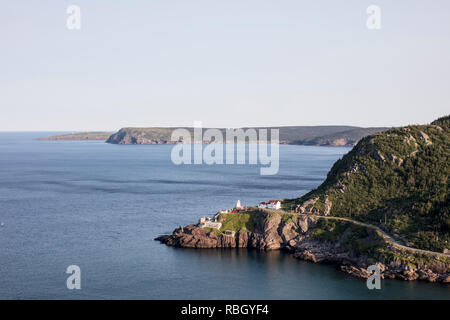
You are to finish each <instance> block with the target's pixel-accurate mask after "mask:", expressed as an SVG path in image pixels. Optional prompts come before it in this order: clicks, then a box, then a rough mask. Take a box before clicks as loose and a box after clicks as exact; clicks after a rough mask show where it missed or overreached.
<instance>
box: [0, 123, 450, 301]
mask: <svg viewBox="0 0 450 320" xmlns="http://www.w3.org/2000/svg"><path fill="white" fill-rule="evenodd" d="M49 134H50V133H42V132H41V133H0V223H1V225H0V298H1V299H450V288H449V287H448V286H446V285H441V284H430V283H424V282H417V281H416V282H405V281H399V280H384V281H382V284H381V285H382V289H381V290H368V289H367V287H366V284H365V281H362V280H359V279H354V278H351V277H349V276H347V275H345V274H344V273H341V272H339V271H337V270H336V269H335V268H334V267H333V266H330V265H319V264H312V263H308V262H303V261H299V260H296V259H294V258H292V257H291V256H290V255H288V254H286V253H283V252H278V251H277V252H259V251H256V250H242V249H240V250H231V249H226V250H224V249H218V250H216V249H207V250H195V249H180V248H171V247H167V246H165V245H162V244H160V243H159V242H156V241H154V240H153V239H154V238H155V237H156V236H158V235H160V234H166V233H170V232H172V230H173V229H174V228H176V227H178V226H180V225H185V224H189V223H195V222H197V220H198V218H199V217H200V216H204V215H213V214H214V213H215V212H216V211H217V210H218V209H221V208H230V207H232V206H233V205H234V204H235V202H236V200H237V199H240V200H241V201H242V203H243V204H244V205H255V204H256V203H258V202H259V201H262V200H268V199H279V198H287V197H296V196H299V195H302V194H304V193H306V192H307V191H309V190H311V189H312V188H314V187H316V186H318V185H319V184H320V182H321V181H323V179H324V178H325V176H326V173H327V172H328V170H329V168H330V167H331V165H332V164H333V163H334V161H336V160H337V159H338V158H340V157H341V156H342V155H343V154H345V153H346V152H348V150H349V148H334V147H307V146H280V171H279V173H278V174H277V175H275V176H261V175H260V174H259V167H258V166H250V165H241V166H237V165H234V166H225V165H215V166H208V165H191V166H189V165H181V166H176V165H174V164H172V162H171V161H170V151H171V148H172V146H170V145H148V146H145V145H137V146H134V145H110V144H106V143H103V142H98V141H36V140H34V139H35V138H36V137H42V136H46V135H49ZM69 265H78V266H79V267H80V268H81V290H68V289H67V287H66V279H67V277H68V274H66V273H65V271H66V268H67V266H69Z"/></svg>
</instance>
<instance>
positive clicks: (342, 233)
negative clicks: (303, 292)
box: [155, 211, 450, 283]
mask: <svg viewBox="0 0 450 320" xmlns="http://www.w3.org/2000/svg"><path fill="white" fill-rule="evenodd" d="M250 214H251V215H252V222H251V223H250V224H249V223H246V225H242V226H237V228H238V229H239V230H237V231H236V232H235V234H234V235H232V236H230V235H225V234H223V233H222V232H220V231H217V230H212V229H203V228H199V227H197V226H195V225H188V226H186V227H180V228H177V229H175V230H174V232H173V233H172V235H165V236H160V237H158V238H156V239H155V240H158V241H161V242H162V243H165V244H167V245H169V246H177V247H186V248H250V249H258V250H280V249H281V250H287V251H288V252H290V253H292V254H293V256H294V257H295V258H298V259H302V260H307V261H311V262H314V263H320V262H323V263H332V264H335V265H337V266H338V267H339V268H340V270H342V271H344V272H346V273H349V274H351V275H353V276H356V277H361V278H367V277H368V276H369V275H370V274H369V273H368V272H367V270H366V269H367V267H368V266H369V265H373V264H377V265H378V266H379V267H380V270H381V271H382V277H383V278H399V279H404V280H416V279H421V280H427V281H430V282H434V281H439V282H443V283H448V282H450V269H449V267H450V264H449V262H450V261H449V259H441V258H433V257H429V256H427V257H425V256H422V255H415V254H405V252H402V251H401V250H398V249H396V248H394V247H392V246H390V245H389V244H387V243H385V242H384V241H383V239H382V238H381V237H380V236H379V235H378V234H377V233H376V232H375V231H374V230H370V229H366V228H362V227H358V226H354V225H352V224H351V223H347V222H334V223H329V222H327V221H325V220H323V219H321V218H320V217H315V216H306V215H293V214H284V213H280V214H278V213H272V212H265V211H253V212H251V213H250ZM232 215H240V214H239V213H238V214H229V215H228V216H227V215H222V216H221V219H222V221H224V222H226V220H227V219H234V217H233V216H232ZM249 226H252V227H251V230H248V229H247V227H249Z"/></svg>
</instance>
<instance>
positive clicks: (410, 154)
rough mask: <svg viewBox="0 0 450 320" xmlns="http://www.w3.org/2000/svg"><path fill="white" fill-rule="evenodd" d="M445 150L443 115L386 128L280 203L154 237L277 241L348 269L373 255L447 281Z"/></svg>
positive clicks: (233, 243)
mask: <svg viewBox="0 0 450 320" xmlns="http://www.w3.org/2000/svg"><path fill="white" fill-rule="evenodd" d="M449 156H450V116H446V117H443V118H440V119H438V120H436V121H434V122H432V123H431V124H429V125H411V126H407V127H402V128H392V129H390V130H387V131H384V132H379V133H375V134H373V135H370V136H367V137H365V138H363V139H361V141H359V142H358V143H357V145H356V146H355V147H354V148H353V149H352V150H351V151H350V152H349V153H347V154H346V155H345V156H344V157H343V158H342V159H340V160H338V161H337V162H336V163H335V164H334V165H333V167H332V168H331V170H330V172H329V173H328V175H327V178H326V180H325V181H324V182H323V183H322V184H321V185H320V186H319V187H318V188H317V189H315V190H312V191H311V192H309V193H307V194H306V195H304V196H301V197H299V198H296V199H282V200H281V208H280V209H279V210H273V209H268V208H266V207H264V206H261V204H260V206H259V207H250V208H238V209H237V210H236V209H234V210H231V211H228V210H225V211H223V212H219V213H218V214H217V215H216V216H215V217H214V222H209V221H210V220H208V219H205V218H203V220H202V221H201V223H199V224H198V225H195V224H192V225H188V226H185V227H180V228H177V229H175V230H174V232H173V233H172V234H171V235H164V236H160V237H157V238H156V239H155V240H159V241H161V242H163V243H165V244H167V245H169V246H178V247H191V248H254V249H259V250H286V251H288V252H290V253H292V255H293V256H294V257H295V258H298V259H302V260H307V261H312V262H317V263H318V262H324V263H332V264H334V265H336V266H337V267H338V268H339V269H340V270H342V271H344V272H346V273H349V274H351V275H354V276H356V277H361V278H367V277H368V276H369V275H370V274H369V272H368V271H367V268H368V266H370V265H374V264H376V265H377V266H378V267H379V268H380V270H381V276H382V278H398V279H403V280H416V279H420V280H426V281H429V282H436V281H437V282H442V283H450V254H449V248H450V210H449V193H448V184H449V181H448V175H449V171H450V166H449V161H448V159H449ZM264 203H266V202H263V203H262V204H264ZM239 205H240V204H239ZM205 221H206V222H205ZM208 222H209V223H208Z"/></svg>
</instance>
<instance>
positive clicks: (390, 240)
mask: <svg viewBox="0 0 450 320" xmlns="http://www.w3.org/2000/svg"><path fill="white" fill-rule="evenodd" d="M296 214H298V215H301V216H307V217H317V218H320V219H329V220H340V221H346V222H350V223H353V224H356V225H359V226H363V227H366V228H370V229H373V230H375V231H377V232H378V234H379V235H380V236H381V237H382V238H383V239H384V240H385V241H386V242H387V243H389V244H391V245H392V246H393V247H396V248H398V249H403V250H405V251H410V252H414V253H421V254H428V255H431V256H433V257H435V258H438V257H447V258H450V254H445V253H442V252H435V251H429V250H422V249H416V248H412V247H408V246H405V245H402V244H400V243H398V242H397V241H396V240H395V239H394V238H392V237H391V236H390V235H388V234H387V233H386V232H384V231H383V230H381V229H380V228H379V227H377V226H374V225H372V224H367V223H364V222H360V221H356V220H352V219H348V218H342V217H333V216H318V215H311V214H305V213H296Z"/></svg>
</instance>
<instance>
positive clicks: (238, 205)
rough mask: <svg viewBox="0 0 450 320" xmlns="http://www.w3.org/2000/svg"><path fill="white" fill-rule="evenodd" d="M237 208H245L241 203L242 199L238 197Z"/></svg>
mask: <svg viewBox="0 0 450 320" xmlns="http://www.w3.org/2000/svg"><path fill="white" fill-rule="evenodd" d="M235 208H236V209H238V210H239V209H242V208H243V207H242V205H241V200H239V199H238V201H237V202H236V206H235Z"/></svg>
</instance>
